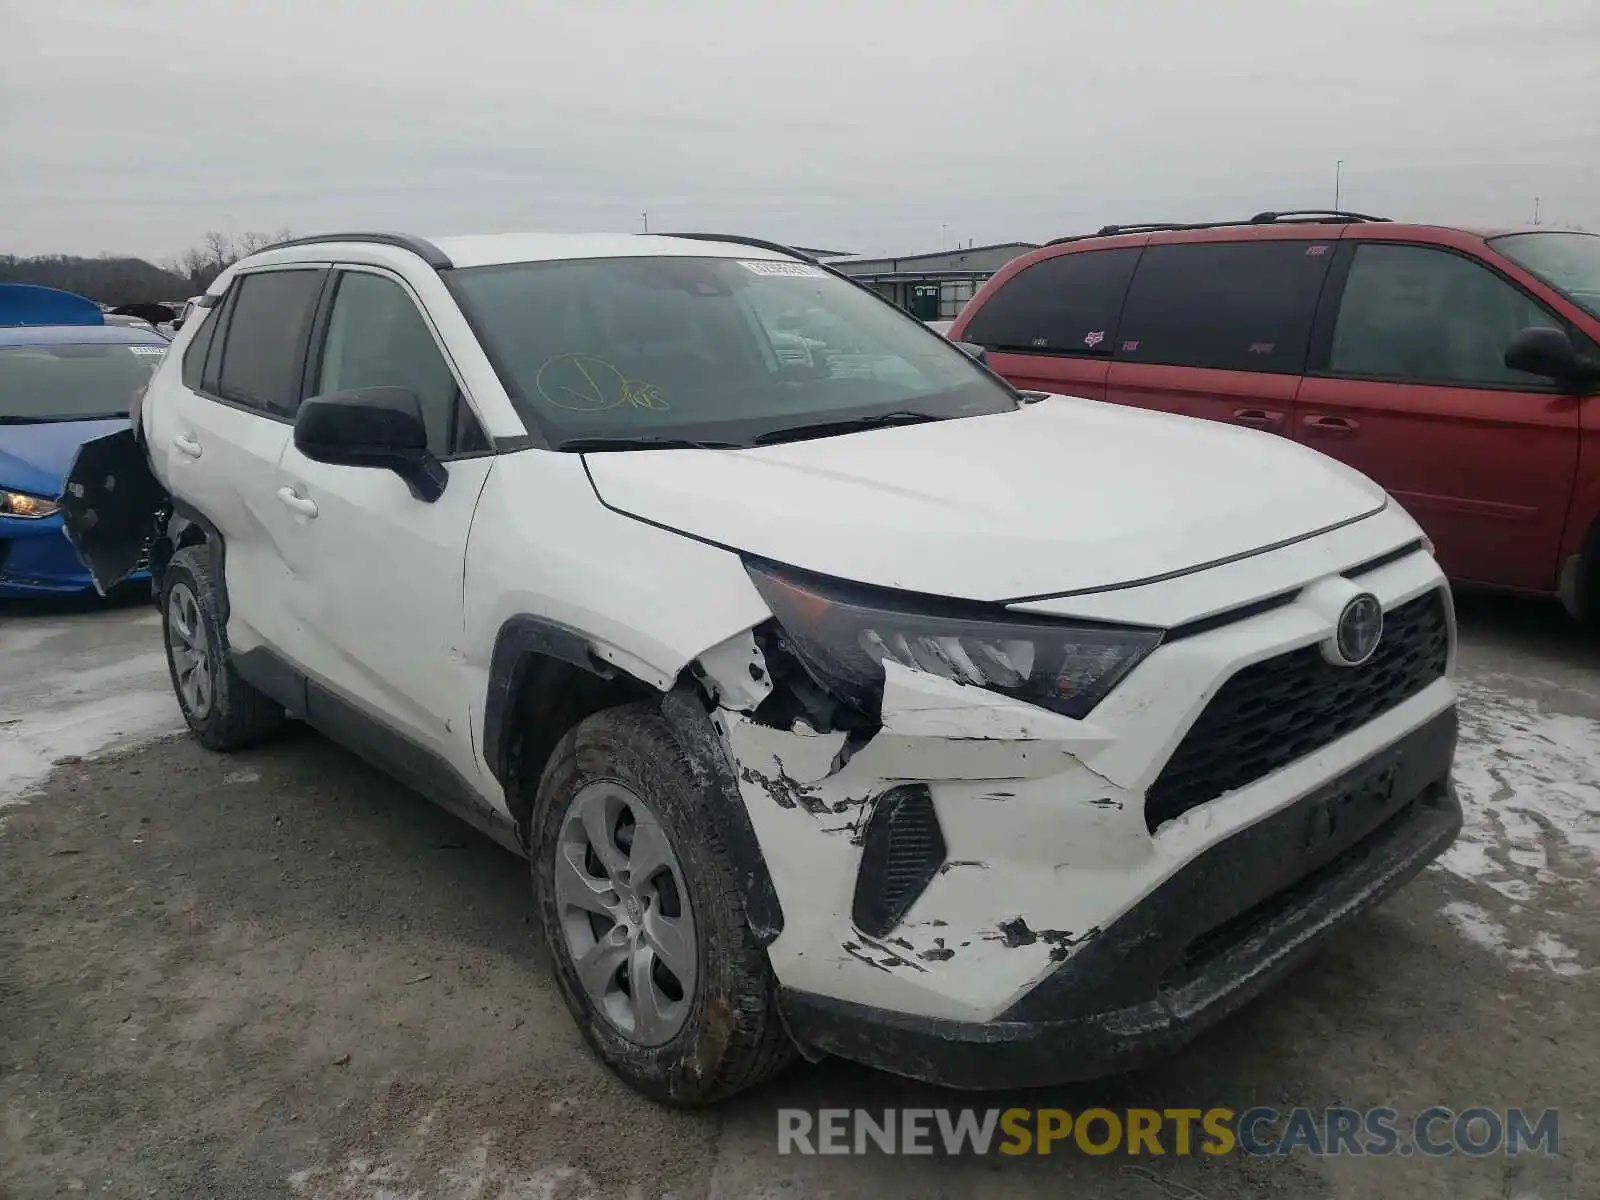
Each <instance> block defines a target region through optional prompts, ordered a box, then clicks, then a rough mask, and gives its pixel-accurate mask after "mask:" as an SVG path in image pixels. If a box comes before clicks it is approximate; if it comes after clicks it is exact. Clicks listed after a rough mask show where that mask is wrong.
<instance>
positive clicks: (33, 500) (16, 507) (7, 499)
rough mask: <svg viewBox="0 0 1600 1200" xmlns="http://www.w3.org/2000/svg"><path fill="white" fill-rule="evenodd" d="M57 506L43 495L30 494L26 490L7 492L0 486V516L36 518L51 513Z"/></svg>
mask: <svg viewBox="0 0 1600 1200" xmlns="http://www.w3.org/2000/svg"><path fill="white" fill-rule="evenodd" d="M58 507H59V506H58V505H57V504H56V502H55V501H54V500H46V499H45V498H44V497H43V496H30V495H28V493H27V492H8V491H6V490H5V489H3V488H0V517H22V518H24V519H26V520H35V521H36V520H38V519H39V518H40V517H48V516H50V515H52V514H53V513H54V512H55V511H56V509H57V508H58Z"/></svg>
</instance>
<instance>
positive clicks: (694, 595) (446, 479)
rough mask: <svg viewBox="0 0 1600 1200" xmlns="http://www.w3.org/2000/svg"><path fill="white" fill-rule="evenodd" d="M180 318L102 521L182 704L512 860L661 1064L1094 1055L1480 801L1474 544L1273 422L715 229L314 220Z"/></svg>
mask: <svg viewBox="0 0 1600 1200" xmlns="http://www.w3.org/2000/svg"><path fill="white" fill-rule="evenodd" d="M201 315H203V319H197V320H193V321H190V322H188V323H186V324H185V326H184V328H183V330H182V332H181V334H180V335H179V337H178V339H177V341H176V343H175V345H174V347H173V352H172V353H170V354H169V355H168V356H167V360H166V362H165V364H164V365H163V366H162V367H161V368H160V370H159V371H158V372H157V373H156V375H155V377H154V379H153V380H152V382H151V384H150V386H149V389H148V391H147V392H146V393H145V396H144V398H143V401H142V403H141V404H139V405H137V406H136V412H135V421H134V429H133V431H132V432H130V433H126V434H122V435H116V436H114V437H112V438H111V439H107V440H104V441H101V442H98V443H91V444H90V445H89V446H88V447H87V448H86V449H85V450H84V451H83V453H82V454H81V455H80V459H79V462H78V464H77V466H76V468H75V470H74V472H73V474H72V476H71V477H70V479H69V483H68V488H67V495H66V496H65V497H64V504H65V507H66V508H67V510H68V513H69V527H70V529H71V534H70V536H71V537H73V539H74V541H75V544H76V545H77V546H78V548H79V552H80V554H81V555H82V556H83V558H84V559H85V561H86V562H87V563H88V564H89V565H90V567H91V568H92V569H94V570H95V571H96V573H97V576H98V577H99V579H100V581H101V582H102V583H103V584H109V583H110V582H111V581H112V580H114V579H115V578H116V577H117V576H118V575H119V574H121V573H122V572H124V571H126V570H127V569H128V568H130V567H131V566H132V565H133V564H134V562H135V561H136V560H137V559H138V558H139V556H140V554H141V553H144V552H147V551H148V552H149V553H150V557H151V565H152V569H153V570H154V571H155V573H156V575H157V578H158V585H157V586H158V591H159V598H160V608H161V613H162V617H163V621H164V629H165V639H166V645H167V650H168V656H169V658H170V661H171V667H172V680H173V685H174V687H175V689H176V692H177V695H178V699H179V701H180V703H181V705H182V708H183V712H184V715H185V716H186V718H187V720H188V723H189V725H190V727H191V728H192V729H193V731H194V733H195V735H196V736H197V737H198V738H199V739H200V741H201V742H202V743H204V744H205V745H207V746H209V747H213V748H215V749H218V750H226V749H230V748H233V747H237V746H242V745H245V744H247V743H250V742H253V741H256V740H258V739H260V738H263V737H265V736H267V735H268V734H270V733H271V732H272V731H273V730H274V729H276V728H277V727H278V726H279V724H280V723H281V722H282V721H283V720H284V719H285V718H286V717H288V718H293V719H298V720H302V721H306V722H309V723H310V724H311V725H313V726H315V727H316V728H318V729H320V730H323V731H324V732H326V733H327V734H328V735H330V736H331V737H333V738H336V739H338V740H339V741H341V742H343V743H345V744H346V745H348V746H349V747H351V748H352V749H354V750H356V751H358V752H359V753H361V754H363V755H365V756H366V757H368V758H370V759H371V760H372V761H373V762H374V763H376V764H377V765H378V766H379V767H382V768H383V769H385V770H387V771H389V772H391V773H393V775H394V776H396V777H397V778H398V779H400V780H402V781H403V782H404V783H406V784H407V785H409V786H411V787H414V788H416V789H418V790H419V791H421V792H423V793H426V794H427V795H429V796H431V797H433V798H434V799H436V800H437V801H439V802H441V803H443V804H445V805H448V806H450V807H451V808H453V809H455V810H457V811H459V812H460V813H461V814H462V815H463V816H465V817H466V818H467V819H468V820H470V821H472V822H473V823H474V824H476V825H478V826H479V827H480V828H482V829H483V830H485V831H486V832H487V833H489V834H490V835H491V836H493V837H495V838H497V839H498V840H499V841H501V842H502V843H504V845H506V846H507V847H509V848H511V849H513V850H515V851H517V852H519V853H522V854H525V855H526V856H527V857H528V858H529V859H530V861H531V863H532V876H533V891H534V896H535V903H536V906H537V909H538V914H539V920H540V923H541V924H542V927H543V931H544V935H545V937H546V938H547V939H548V942H549V946H550V948H551V951H552V957H553V960H554V962H555V964H556V966H555V969H556V973H557V975H558V978H559V982H560V986H561V990H562V993H563V995H564V996H565V998H566V1000H567V1003H568V1004H569V1005H570V1007H571V1009H572V1012H573V1014H574V1015H575V1016H576V1018H577V1020H578V1022H579V1024H580V1025H581V1027H582V1029H583V1032H584V1034H585V1036H586V1037H587V1038H588V1039H589V1041H590V1043H591V1044H592V1045H593V1046H594V1048H595V1050H596V1051H597V1052H598V1054H599V1055H600V1056H601V1057H602V1058H603V1059H604V1060H605V1061H606V1063H608V1064H609V1065H610V1066H611V1067H612V1068H613V1069H614V1070H616V1071H617V1072H618V1073H619V1074H621V1075H622V1076H623V1077H624V1078H626V1079H627V1080H629V1081H630V1082H631V1083H633V1084H634V1085H635V1086H637V1087H638V1088H640V1089H641V1090H643V1091H645V1092H647V1093H649V1094H651V1095H654V1096H657V1097H660V1098H663V1099H669V1100H672V1101H676V1102H680V1103H703V1102H709V1101H713V1100H716V1099H718V1098H720V1097H723V1096H727V1095H729V1094H731V1093H733V1092H735V1091H737V1090H739V1089H741V1088H743V1087H746V1086H748V1085H750V1084H752V1083H755V1082H757V1081H759V1080H760V1079H762V1078H764V1077H765V1076H767V1075H769V1074H770V1073H772V1072H773V1071H774V1070H776V1069H777V1068H779V1067H780V1066H781V1065H782V1064H783V1063H785V1062H786V1061H788V1060H789V1058H790V1057H792V1055H793V1053H794V1052H795V1051H796V1050H798V1052H799V1053H800V1054H802V1055H804V1056H806V1057H811V1058H815V1057H819V1056H821V1055H824V1054H837V1055H842V1056H844V1057H847V1058H852V1059H856V1060H859V1061H862V1062H866V1063H871V1064H875V1065H877V1066H880V1067H883V1068H885V1069H887V1070H890V1071H895V1072H900V1073H902V1074H906V1075H910V1076H914V1077H918V1078H922V1079H927V1080H933V1081H937V1082H941V1083H945V1084H950V1085H954V1086H959V1087H989V1086H999V1085H1011V1084H1034V1083H1043V1082H1048V1081H1060V1080H1067V1079H1074V1078H1085V1077H1090V1076H1094V1075H1097V1074H1104V1073H1107V1072H1111V1071H1115V1070H1118V1069H1121V1068H1123V1067H1125V1066H1128V1065H1131V1064H1136V1063H1139V1062H1142V1061H1145V1060H1147V1059H1148V1058H1150V1057H1152V1056H1155V1055H1158V1054H1161V1053H1164V1052H1166V1051H1168V1050H1170V1049H1171V1048H1173V1047H1174V1046H1176V1045H1178V1044H1180V1043H1182V1042H1183V1041H1185V1040H1186V1039H1188V1038H1190V1037H1192V1036H1193V1035H1194V1034H1195V1033H1197V1032H1198V1031H1199V1030H1201V1029H1203V1028H1204V1027H1205V1026H1206V1025H1208V1024H1209V1023H1211V1022H1213V1021H1215V1020H1216V1019H1218V1018H1219V1017H1220V1016H1222V1015H1223V1014H1225V1013H1227V1012H1229V1011H1231V1010H1233V1009H1235V1008H1237V1007H1238V1006H1239V1005H1241V1004H1242V1003H1244V1002H1245V1001H1246V1000H1248V999H1249V998H1251V997H1252V996H1254V995H1256V994H1258V993H1259V992H1261V991H1262V990H1263V989H1264V988H1265V987H1266V986H1267V985H1268V984H1269V983H1270V982H1271V981H1272V980H1274V979H1275V978H1277V977H1278V976H1280V975H1281V974H1282V973H1283V972H1284V971H1285V970H1287V969H1288V968H1289V967H1290V966H1292V965H1293V964H1295V963H1296V962H1298V961H1300V960H1301V959H1302V958H1303V957H1304V956H1305V955H1306V953H1307V952H1309V951H1310V950H1311V949H1312V948H1313V947H1314V946H1315V945H1317V944H1318V943H1319V942H1321V941H1322V940H1323V939H1324V938H1325V937H1326V935H1328V934H1329V933H1330V932H1331V931H1333V930H1334V929H1336V928H1339V927H1341V926H1343V925H1345V924H1346V923H1347V922H1348V921H1350V920H1351V918H1353V917H1355V916H1356V915H1357V914H1358V913H1360V912H1362V911H1364V910H1365V909H1367V908H1368V907H1369V906H1371V905H1372V904H1374V903H1375V902H1376V901H1378V900H1379V899H1380V898H1382V897H1383V896H1384V895H1386V894H1387V893H1388V892H1390V891H1391V890H1392V889H1393V888H1395V887H1396V886H1398V885H1400V884H1401V883H1402V882H1404V881H1405V880H1406V879H1408V878H1409V877H1410V876H1412V875H1414V874H1415V873H1416V872H1417V871H1419V870H1420V869H1421V868H1422V867H1423V866H1424V865H1425V864H1426V863H1427V862H1429V861H1430V860H1431V859H1433V858H1434V857H1436V856H1437V855H1438V854H1439V853H1440V852H1441V851H1442V850H1443V849H1444V848H1445V847H1446V846H1447V845H1448V844H1449V843H1450V841H1451V839H1452V838H1453V837H1454V836H1455V834H1456V832H1457V830H1458V829H1459V826H1460V822H1461V813H1460V807H1459V803H1458V801H1457V799H1456V797H1455V794H1454V791H1453V789H1452V786H1451V782H1450V769H1451V759H1452V755H1453V752H1454V746H1455V737H1456V717H1455V691H1454V688H1453V685H1452V682H1451V673H1452V660H1453V656H1454V646H1455V631H1454V618H1453V612H1452V605H1451V600H1450V595H1449V592H1448V590H1447V588H1446V584H1445V581H1444V578H1443V577H1442V576H1441V574H1440V572H1439V569H1438V567H1437V565H1436V564H1435V562H1434V560H1433V557H1432V555H1431V553H1430V547H1429V546H1428V544H1427V542H1426V540H1425V539H1424V538H1423V535H1422V533H1421V531H1420V530H1419V528H1418V527H1417V525H1416V524H1415V523H1413V521H1412V520H1411V519H1410V518H1409V517H1408V516H1407V515H1406V514H1405V513H1404V512H1403V511H1402V510H1401V509H1400V508H1399V507H1397V506H1396V505H1395V504H1394V503H1393V502H1392V501H1391V500H1390V499H1389V498H1388V497H1387V496H1386V495H1385V494H1384V492H1383V491H1382V490H1381V489H1380V488H1378V487H1377V486H1375V485H1374V484H1372V483H1371V482H1369V481H1368V480H1367V479H1365V478H1363V477H1362V476H1360V475H1358V474H1356V473H1354V472H1352V471H1350V470H1348V469H1346V468H1344V467H1342V466H1340V465H1338V464H1337V463H1335V462H1333V461H1332V460H1330V459H1327V458H1324V457H1322V456H1320V455H1318V454H1315V453H1313V452H1311V451H1309V450H1307V449H1304V448H1302V447H1300V446H1297V445H1295V444H1293V443H1292V442H1289V441H1287V440H1284V439H1281V438H1275V437H1272V436H1269V435H1265V434H1261V433H1255V432H1251V431H1248V430H1243V429H1236V428H1228V427H1226V426H1221V425H1216V424H1212V423H1207V422H1200V421H1194V420H1189V419H1187V418H1182V417H1174V416H1167V415H1162V414H1152V413H1147V412H1141V411H1134V410H1130V409H1126V408H1119V407H1115V406H1112V405H1107V404H1102V403H1096V402H1092V401H1088V400H1081V399H1072V398H1068V397H1061V396H1043V395H1040V394H1036V393H1024V394H1018V393H1017V392H1015V391H1013V390H1012V389H1011V388H1010V387H1008V386H1007V385H1006V384H1005V383H1003V382H1002V381H1000V380H999V379H998V378H996V377H995V376H993V375H992V374H990V373H989V371H988V370H987V369H986V368H985V367H984V366H983V365H982V363H981V361H978V360H977V359H975V358H974V357H972V356H971V355H969V354H968V353H966V352H964V351H963V349H961V348H958V347H957V346H955V345H952V344H951V343H950V342H948V341H946V340H945V339H944V338H942V337H940V336H938V335H937V334H935V333H933V332H931V331H929V330H928V329H926V328H925V327H923V326H922V325H921V324H919V323H918V322H917V321H916V320H914V319H912V318H911V317H910V316H908V315H906V314H904V313H902V312H900V311H898V310H897V309H895V308H894V307H893V306H891V305H889V304H887V303H885V302H883V301H882V300H880V299H879V298H878V297H876V296H874V295H872V294H871V293H869V292H867V291H865V290H863V289H862V288H860V287H858V286H856V285H854V284H852V283H851V282H849V281H848V280H846V279H844V278H842V277H840V276H838V275H836V274H834V273H833V272H831V271H830V270H828V269H827V268H825V267H822V266H820V265H818V264H817V263H815V262H813V261H811V260H809V259H806V258H804V257H802V256H800V255H797V254H795V253H793V252H790V251H787V250H785V249H783V248H782V247H778V246H773V245H770V244H768V243H762V242H755V241H751V240H746V239H740V238H735V237H709V236H706V235H678V236H660V237H636V236H627V235H615V236H581V237H580V236H535V235H505V236H494V237H456V238H447V239H443V240H438V241H433V242H427V241H422V240H420V239H416V238H410V237H404V236H398V235H384V234H343V235H334V236H329V237H324V238H314V239H305V240H301V241H297V242H292V243H288V244H285V245H282V246H279V247H276V248H272V249H268V250H266V251H263V252H261V253H258V254H255V255H252V256H251V257H250V258H248V259H246V260H244V261H243V262H241V263H239V264H238V265H237V266H235V267H233V268H232V269H230V270H229V271H227V272H226V273H225V274H224V275H223V276H222V277H221V278H219V279H218V280H217V282H216V283H215V284H213V285H212V287H211V289H210V291H209V292H208V293H207V295H206V297H205V299H204V301H203V308H202V310H201ZM146 463H148V468H149V470H147V469H146ZM151 471H153V478H152V477H151ZM152 513H154V516H151V514H152ZM152 538H153V539H154V540H153V544H152V543H151V540H150V539H152Z"/></svg>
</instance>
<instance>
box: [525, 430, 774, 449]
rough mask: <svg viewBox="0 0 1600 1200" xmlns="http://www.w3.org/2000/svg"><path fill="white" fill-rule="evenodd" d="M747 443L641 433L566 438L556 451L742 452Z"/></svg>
mask: <svg viewBox="0 0 1600 1200" xmlns="http://www.w3.org/2000/svg"><path fill="white" fill-rule="evenodd" d="M748 447H749V443H748V442H718V441H697V440H696V439H694V438H684V437H668V436H666V435H665V434H658V433H641V434H636V435H634V436H632V437H581V438H568V439H567V440H566V441H564V442H560V443H558V444H557V446H556V449H557V450H566V451H576V452H579V453H586V452H589V451H604V450H744V449H747V448H748Z"/></svg>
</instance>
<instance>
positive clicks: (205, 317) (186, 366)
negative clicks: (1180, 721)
mask: <svg viewBox="0 0 1600 1200" xmlns="http://www.w3.org/2000/svg"><path fill="white" fill-rule="evenodd" d="M194 311H195V312H197V313H199V314H200V317H201V324H200V328H199V329H197V330H196V331H195V335H194V337H192V338H191V339H189V348H188V349H187V350H185V351H184V352H183V386H184V387H186V388H188V389H189V390H190V391H191V392H198V391H200V389H201V380H202V379H203V377H204V373H205V367H206V355H207V354H209V353H210V352H211V342H212V339H213V338H214V337H215V335H216V332H217V325H218V324H219V323H220V321H221V319H222V305H221V304H220V303H218V304H214V305H212V306H211V307H210V308H197V309H195V310H194Z"/></svg>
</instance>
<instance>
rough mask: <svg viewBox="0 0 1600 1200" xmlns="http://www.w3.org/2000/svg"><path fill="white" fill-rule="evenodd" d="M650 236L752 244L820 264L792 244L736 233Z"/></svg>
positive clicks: (815, 264)
mask: <svg viewBox="0 0 1600 1200" xmlns="http://www.w3.org/2000/svg"><path fill="white" fill-rule="evenodd" d="M641 236H643V235H641ZM650 236H652V237H675V238H687V239H688V240H689V241H692V242H727V243H728V244H729V245H731V246H754V247H755V248H756V249H757V250H771V251H774V252H775V253H777V254H787V255H788V256H789V257H790V258H798V259H799V260H800V261H801V262H808V263H811V264H813V265H814V266H821V265H822V264H821V263H819V262H818V261H817V260H816V259H814V258H812V257H811V255H809V254H802V253H801V252H800V251H798V250H796V249H795V248H794V247H793V246H785V245H783V244H782V243H780V242H769V241H766V240H765V239H763V238H753V237H744V236H742V235H740V234H737V233H658V234H651V235H650Z"/></svg>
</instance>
